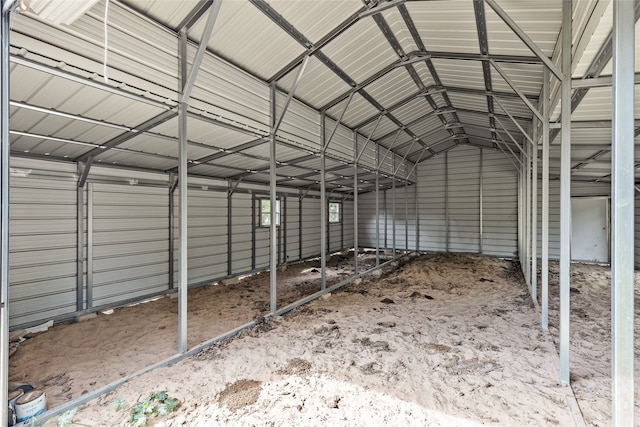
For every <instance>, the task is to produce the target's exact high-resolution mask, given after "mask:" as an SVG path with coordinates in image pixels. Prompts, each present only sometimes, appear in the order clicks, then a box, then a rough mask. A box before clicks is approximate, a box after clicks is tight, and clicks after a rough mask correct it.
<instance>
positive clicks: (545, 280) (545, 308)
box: [540, 67, 551, 331]
mask: <svg viewBox="0 0 640 427" xmlns="http://www.w3.org/2000/svg"><path fill="white" fill-rule="evenodd" d="M550 74H551V73H550V72H549V69H548V68H547V67H545V68H544V78H543V81H542V102H543V104H542V117H543V118H544V121H543V123H542V230H541V233H542V266H541V270H542V271H541V278H542V295H541V297H542V303H541V305H542V307H541V308H542V313H541V315H542V318H541V321H540V324H541V327H542V330H544V331H546V330H548V329H549V77H550Z"/></svg>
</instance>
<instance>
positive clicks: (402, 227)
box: [383, 183, 416, 251]
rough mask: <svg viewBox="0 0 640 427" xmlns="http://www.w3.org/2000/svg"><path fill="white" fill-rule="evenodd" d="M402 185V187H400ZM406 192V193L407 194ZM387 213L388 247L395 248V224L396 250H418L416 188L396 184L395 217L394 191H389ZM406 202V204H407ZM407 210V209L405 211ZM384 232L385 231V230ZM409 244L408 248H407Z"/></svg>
mask: <svg viewBox="0 0 640 427" xmlns="http://www.w3.org/2000/svg"><path fill="white" fill-rule="evenodd" d="M400 185H402V186H400ZM405 191H406V192H405ZM386 197H387V200H386V212H387V230H386V232H387V239H386V241H387V246H388V247H393V242H394V236H393V225H394V223H395V228H396V233H395V248H396V250H410V251H412V250H415V249H416V229H415V223H416V222H415V208H416V203H415V200H416V199H415V194H414V187H413V186H408V187H406V190H405V186H404V183H402V184H400V183H398V184H396V190H395V205H396V209H395V215H393V197H394V191H393V190H387V196H386ZM405 202H406V203H405ZM405 208H406V209H405ZM383 231H384V230H383ZM407 243H408V246H407Z"/></svg>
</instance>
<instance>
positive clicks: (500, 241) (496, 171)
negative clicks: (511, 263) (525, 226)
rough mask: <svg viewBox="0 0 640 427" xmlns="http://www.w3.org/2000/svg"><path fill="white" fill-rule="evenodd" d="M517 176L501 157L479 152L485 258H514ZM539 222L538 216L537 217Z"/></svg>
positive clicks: (516, 218)
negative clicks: (480, 156)
mask: <svg viewBox="0 0 640 427" xmlns="http://www.w3.org/2000/svg"><path fill="white" fill-rule="evenodd" d="M517 174H518V172H517V171H516V170H515V168H514V167H513V165H512V164H511V161H510V160H509V159H508V158H507V157H505V155H504V154H503V153H501V152H499V151H493V150H482V253H484V254H487V255H495V256H501V257H514V256H516V254H517V251H518V176H517ZM539 194H540V193H539ZM538 218H541V216H540V215H539V216H538ZM538 229H539V228H538Z"/></svg>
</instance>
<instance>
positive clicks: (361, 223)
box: [358, 191, 384, 248]
mask: <svg viewBox="0 0 640 427" xmlns="http://www.w3.org/2000/svg"><path fill="white" fill-rule="evenodd" d="M380 206H381V208H380V233H381V234H382V233H383V232H384V223H383V221H384V211H383V209H382V192H380ZM383 243H384V238H383V239H382V242H381V243H380V244H381V245H382V244H383ZM358 246H359V247H367V248H375V247H376V193H375V191H371V192H369V193H363V194H360V195H359V196H358Z"/></svg>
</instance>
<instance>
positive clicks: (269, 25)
mask: <svg viewBox="0 0 640 427" xmlns="http://www.w3.org/2000/svg"><path fill="white" fill-rule="evenodd" d="M205 23H206V19H200V20H199V21H198V23H197V24H196V25H194V26H193V28H192V30H191V31H190V32H189V36H190V37H191V38H193V40H195V41H196V42H199V41H200V38H201V37H202V30H203V28H204V25H205ZM207 46H208V47H209V49H210V50H211V51H212V52H215V53H216V54H219V55H220V56H222V57H223V58H227V59H229V60H231V61H232V62H233V63H234V64H237V65H240V66H241V67H244V68H246V69H248V70H251V71H252V72H254V73H255V74H256V75H257V76H259V77H260V78H262V79H265V80H266V79H268V78H269V77H271V76H272V75H273V74H275V73H276V72H277V71H279V70H280V69H281V68H282V67H283V65H285V64H287V63H289V62H291V61H292V60H293V59H294V58H295V57H297V56H298V55H300V54H301V53H302V52H303V51H304V48H303V47H302V46H300V45H299V44H298V43H297V42H296V41H295V40H293V39H292V38H291V37H290V36H289V35H288V34H287V33H285V32H284V31H283V30H282V29H281V28H280V27H279V26H277V25H276V24H275V23H274V22H273V21H271V20H270V19H269V18H268V17H267V16H265V15H264V14H263V13H262V12H260V11H259V10H258V9H257V8H256V7H255V6H253V5H252V4H251V3H249V2H244V1H223V2H222V6H221V7H220V13H219V15H218V19H217V20H216V23H215V26H214V28H213V33H212V34H211V40H210V41H209V42H208V43H207Z"/></svg>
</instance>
